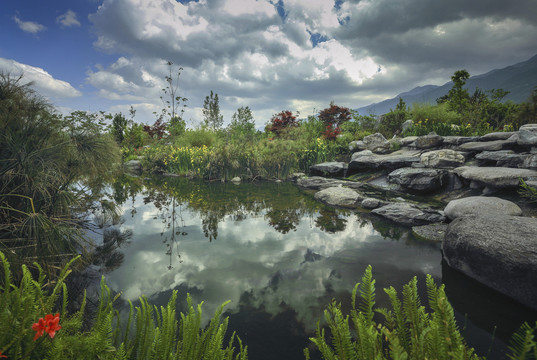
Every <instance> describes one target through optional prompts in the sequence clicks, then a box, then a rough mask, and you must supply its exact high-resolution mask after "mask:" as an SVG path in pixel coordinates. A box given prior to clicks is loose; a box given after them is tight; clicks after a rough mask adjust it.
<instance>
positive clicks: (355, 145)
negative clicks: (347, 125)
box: [349, 140, 365, 152]
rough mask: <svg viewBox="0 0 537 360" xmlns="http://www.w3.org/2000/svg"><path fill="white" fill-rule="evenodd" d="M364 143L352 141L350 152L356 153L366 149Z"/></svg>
mask: <svg viewBox="0 0 537 360" xmlns="http://www.w3.org/2000/svg"><path fill="white" fill-rule="evenodd" d="M364 147H365V146H364V142H363V141H361V140H355V141H351V142H350V143H349V151H350V152H356V151H360V150H362V149H363V148H364Z"/></svg>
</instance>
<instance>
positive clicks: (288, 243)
mask: <svg viewBox="0 0 537 360" xmlns="http://www.w3.org/2000/svg"><path fill="white" fill-rule="evenodd" d="M113 190H114V198H115V200H116V201H117V202H119V203H120V204H121V207H122V210H123V222H122V224H121V225H120V229H121V231H123V232H132V237H131V238H130V240H129V241H127V242H124V243H123V244H121V245H120V246H119V248H118V249H116V251H115V257H114V261H110V264H109V265H111V266H108V267H107V268H106V267H103V271H104V270H106V281H107V284H108V285H109V286H110V288H111V289H112V290H114V291H117V292H122V296H121V299H122V300H123V302H124V303H126V300H131V301H133V302H134V303H135V305H136V300H137V299H138V298H139V297H140V296H142V295H145V296H146V297H147V298H148V299H149V300H150V302H151V303H153V304H154V305H165V304H166V303H167V302H168V299H169V297H170V295H171V292H172V290H175V289H176V290H179V299H180V300H179V304H178V310H179V311H184V310H186V295H187V293H189V294H190V296H191V297H192V299H193V300H194V303H200V302H202V301H203V311H204V314H205V316H206V318H207V319H209V318H210V317H211V316H212V314H213V313H214V311H215V309H216V308H217V307H218V306H219V305H220V304H222V303H223V302H225V301H228V300H231V302H230V303H229V304H228V305H227V306H226V308H225V309H226V316H229V330H228V331H229V332H232V331H236V332H237V334H238V335H239V337H240V338H241V340H242V341H243V343H244V344H246V345H247V346H248V350H249V351H248V352H249V357H250V358H251V359H253V360H258V359H303V358H304V356H303V348H304V347H307V346H310V341H309V340H308V337H309V336H312V335H313V333H314V331H315V328H316V324H317V321H318V320H319V319H320V318H321V317H322V316H323V311H324V309H325V307H326V306H327V305H328V303H329V302H330V301H331V300H332V299H336V300H337V301H338V302H341V303H342V304H343V308H344V309H345V310H348V308H349V303H350V297H351V291H352V289H353V287H354V285H355V284H356V282H358V281H359V280H360V279H361V275H362V273H363V272H364V270H365V268H366V267H367V265H368V264H371V265H372V267H373V276H374V278H375V280H376V288H377V306H379V307H388V306H389V303H388V299H387V297H386V296H384V295H385V294H384V292H383V291H382V289H383V288H385V287H388V286H393V287H395V288H396V289H397V290H398V291H399V293H400V292H401V290H402V287H403V285H404V284H406V283H408V281H409V280H410V279H411V278H412V277H414V276H417V277H418V281H419V282H420V285H421V288H420V291H421V292H422V299H423V302H424V303H426V300H425V299H426V294H425V291H424V283H425V275H426V274H431V275H432V276H433V278H434V279H435V281H436V282H437V283H440V282H444V283H446V286H447V292H448V296H449V297H450V300H452V303H453V305H454V307H455V310H456V312H457V317H458V320H459V321H460V326H461V328H464V330H463V331H464V332H466V333H467V337H468V341H469V342H470V345H472V346H476V347H477V348H478V350H479V353H480V354H481V355H486V354H487V352H489V351H491V353H490V355H491V358H501V355H500V353H501V351H502V350H503V348H504V347H505V345H504V344H503V342H502V340H501V338H500V337H501V336H504V337H505V336H506V335H505V334H508V333H510V332H511V331H512V330H513V329H514V328H515V327H517V326H518V325H519V323H518V321H521V319H523V320H526V318H527V317H528V316H531V315H532V314H531V312H527V310H525V309H520V307H519V306H518V305H516V304H514V303H512V302H510V301H509V300H507V299H504V298H502V297H499V298H498V297H497V296H496V295H495V294H491V293H490V292H487V291H488V290H487V289H484V288H483V287H480V286H479V284H475V283H473V282H471V281H469V280H468V279H467V278H465V277H463V276H460V275H459V274H457V273H453V271H450V269H447V268H446V267H445V266H443V265H442V256H441V251H440V244H439V243H434V242H428V241H423V240H419V239H416V238H415V237H414V236H413V235H412V233H411V232H410V231H409V230H408V229H405V228H402V227H398V226H394V225H393V224H388V223H386V222H383V221H381V220H380V219H378V218H374V217H372V216H371V215H369V214H365V213H357V212H351V211H345V210H340V209H333V208H330V207H327V206H324V205H323V204H321V203H319V202H317V201H315V200H314V199H313V194H312V193H309V192H306V191H303V190H300V189H299V188H297V187H296V186H295V185H293V184H290V183H279V184H277V183H268V182H263V183H256V184H251V183H241V184H239V185H234V184H230V183H226V184H222V183H219V182H218V183H216V182H215V183H204V182H193V181H190V180H187V179H184V178H160V179H134V180H133V179H131V180H129V181H123V182H118V183H116V184H115V185H114V186H113ZM491 299H492V300H491ZM487 304H488V305H487ZM487 306H488V307H487ZM457 307H459V309H458V308H457ZM498 307H501V309H502V310H501V311H503V313H501V311H497V308H498ZM491 312H494V314H491ZM517 312H521V313H520V314H519V313H517ZM514 313H517V314H516V315H513V314H514ZM513 318H514V319H513ZM507 319H509V321H510V323H509V324H507V325H505V326H504V327H503V328H502V329H498V330H497V331H496V334H495V335H494V341H493V340H492V335H491V332H492V329H493V328H494V325H499V324H497V323H498V322H503V323H504V324H506V322H507V321H508V320H507ZM515 324H516V325H515ZM504 333H505V334H504ZM314 355H315V356H317V357H318V356H319V355H318V354H314Z"/></svg>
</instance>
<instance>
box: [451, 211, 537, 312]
mask: <svg viewBox="0 0 537 360" xmlns="http://www.w3.org/2000/svg"><path fill="white" fill-rule="evenodd" d="M442 253H443V257H444V259H445V261H446V263H447V264H448V265H449V266H450V267H452V268H454V269H456V270H458V271H460V272H462V273H464V274H466V275H467V276H469V277H471V278H473V279H475V280H477V281H479V282H481V283H483V284H484V285H487V286H489V287H490V288H492V289H494V290H496V291H499V292H501V293H503V294H504V295H507V296H509V297H511V298H513V299H515V300H516V301H518V302H520V303H522V304H524V305H526V306H529V307H530V308H532V309H534V310H537V301H536V299H537V282H536V281H535V279H537V219H536V218H529V217H519V216H506V215H488V216H466V217H460V218H458V219H455V220H454V221H453V222H452V223H451V224H449V226H448V229H447V231H446V235H445V237H444V240H443V242H442Z"/></svg>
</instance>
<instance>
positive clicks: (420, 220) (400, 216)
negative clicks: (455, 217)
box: [371, 203, 446, 226]
mask: <svg viewBox="0 0 537 360" xmlns="http://www.w3.org/2000/svg"><path fill="white" fill-rule="evenodd" d="M371 213H373V214H376V215H379V216H382V217H384V218H386V219H389V220H391V221H393V222H396V223H398V224H400V225H404V226H418V225H427V224H432V223H439V222H443V221H444V220H445V219H446V218H445V217H444V216H443V215H442V214H441V213H440V212H438V211H436V210H433V209H428V208H427V209H422V208H419V207H417V206H415V205H412V204H409V203H391V204H388V205H385V206H382V207H379V208H377V209H374V210H372V211H371Z"/></svg>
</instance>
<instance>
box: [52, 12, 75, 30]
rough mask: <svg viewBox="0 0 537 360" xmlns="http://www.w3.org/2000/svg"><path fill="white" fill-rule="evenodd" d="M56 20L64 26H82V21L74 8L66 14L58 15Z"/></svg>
mask: <svg viewBox="0 0 537 360" xmlns="http://www.w3.org/2000/svg"><path fill="white" fill-rule="evenodd" d="M56 22H57V23H59V24H61V25H62V26H64V27H71V26H80V21H78V19H77V18H76V13H75V12H74V11H72V10H67V12H66V13H65V14H63V15H60V16H58V17H57V18H56Z"/></svg>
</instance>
